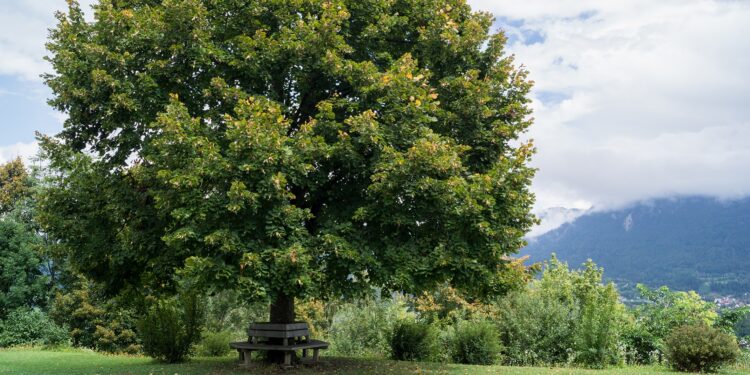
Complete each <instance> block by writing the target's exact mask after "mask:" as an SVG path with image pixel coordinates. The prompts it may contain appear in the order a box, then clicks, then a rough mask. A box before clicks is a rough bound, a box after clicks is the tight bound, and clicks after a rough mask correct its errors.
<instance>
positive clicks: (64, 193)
mask: <svg viewBox="0 0 750 375" xmlns="http://www.w3.org/2000/svg"><path fill="white" fill-rule="evenodd" d="M70 4H71V5H70V7H69V9H68V11H67V13H61V14H60V15H59V16H58V20H59V22H58V25H57V27H55V28H54V29H53V30H52V31H51V33H50V41H49V44H48V47H49V50H50V62H51V64H52V66H53V69H54V72H53V73H51V74H48V75H46V76H45V81H46V83H47V85H48V86H49V87H50V88H51V90H52V92H53V97H52V99H51V101H50V102H51V104H52V106H53V107H55V108H56V109H59V110H61V111H63V112H65V113H66V114H67V115H68V119H67V120H66V122H65V125H64V129H63V131H62V133H61V134H60V136H59V138H42V139H41V143H42V147H43V149H44V150H45V152H46V156H47V157H48V158H49V159H50V162H51V166H52V168H53V170H54V171H55V172H56V173H52V174H50V176H49V181H48V183H49V185H50V188H49V189H48V190H47V191H46V193H45V194H44V196H43V199H42V202H41V204H40V207H41V210H42V213H41V214H40V219H41V221H42V223H43V224H44V226H45V230H46V231H47V232H48V233H50V235H51V236H52V237H53V238H54V239H56V240H59V242H60V244H61V246H63V247H64V248H65V249H66V253H67V254H68V255H69V260H70V262H71V263H72V264H73V265H74V267H75V268H76V269H78V270H80V271H82V272H83V273H85V274H86V275H87V276H89V277H92V278H94V279H95V280H96V281H99V282H105V283H107V286H108V287H109V289H111V290H113V291H117V290H121V289H123V288H126V287H127V286H128V285H131V286H134V287H135V288H139V287H141V285H142V284H146V285H145V286H147V287H149V288H151V289H152V290H167V291H168V290H173V289H174V287H175V281H174V280H173V277H172V276H173V275H174V272H175V270H178V271H179V274H180V277H181V278H182V279H188V278H190V279H192V280H194V281H195V282H197V283H200V284H202V285H212V286H217V287H218V288H219V289H225V288H238V289H240V290H242V291H243V293H244V295H245V298H247V299H252V300H267V299H268V298H270V297H272V296H276V295H279V294H283V295H287V296H290V297H297V298H306V297H330V296H341V295H344V296H356V295H359V294H362V293H364V292H366V291H369V290H370V288H371V287H373V286H381V287H384V288H386V289H388V290H398V291H407V292H412V293H421V292H422V291H424V290H430V289H432V288H434V287H435V286H437V285H441V284H443V283H445V282H449V283H451V285H452V286H453V287H455V288H457V289H459V290H461V291H462V293H465V294H467V295H471V296H472V297H487V296H491V295H496V294H498V293H501V292H504V291H506V290H507V289H508V288H509V285H515V284H517V282H516V281H517V280H515V279H514V278H509V277H508V272H507V271H508V269H507V267H506V266H507V264H508V263H509V262H510V260H508V259H507V255H509V254H512V253H514V252H516V251H518V250H519V249H520V248H521V247H522V246H523V245H524V240H523V236H524V234H525V233H526V232H527V231H528V230H529V229H530V228H531V226H532V225H533V224H534V223H535V221H536V220H535V218H534V216H533V215H531V214H530V209H531V206H532V204H533V195H532V194H531V193H530V191H529V186H530V183H531V178H532V176H533V174H534V170H533V169H532V168H530V167H529V166H528V161H529V158H530V157H531V155H532V154H533V152H534V149H533V146H532V145H531V144H529V143H526V142H518V141H517V140H518V139H519V138H520V136H521V135H522V134H523V133H524V132H525V131H526V130H527V129H528V127H529V126H530V125H531V120H530V118H529V114H530V112H531V110H530V107H529V99H528V92H529V90H530V88H531V83H530V82H529V81H528V80H527V72H526V71H525V70H524V69H522V68H519V67H517V66H516V65H515V63H514V62H513V58H512V57H511V56H507V55H505V54H504V51H503V46H504V43H505V40H506V39H505V37H504V36H503V35H502V33H499V34H494V35H493V34H491V32H490V31H491V29H492V17H491V15H489V14H488V13H482V12H473V11H472V10H471V8H470V7H469V6H468V5H467V4H466V2H465V0H418V1H390V0H364V1H363V0H333V1H319V0H301V1H296V2H294V3H293V4H290V3H288V2H284V1H277V0H261V1H253V2H248V3H247V4H245V5H246V6H241V7H239V8H238V5H237V4H236V2H235V1H230V0H190V1H162V2H154V1H150V2H145V1H128V2H119V1H118V2H112V1H100V2H99V3H98V5H97V6H96V17H95V19H94V21H92V22H87V21H86V19H85V18H84V17H83V15H82V11H81V10H80V8H79V6H78V5H77V4H76V3H75V2H70ZM147 4H148V5H147ZM82 150H91V151H93V156H92V157H89V156H87V155H84V154H82V153H81V152H80V151H82ZM128 160H130V161H132V163H128ZM513 275H515V274H513Z"/></svg>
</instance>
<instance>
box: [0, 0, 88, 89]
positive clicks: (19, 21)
mask: <svg viewBox="0 0 750 375" xmlns="http://www.w3.org/2000/svg"><path fill="white" fill-rule="evenodd" d="M92 2H93V1H92V0H85V1H81V2H80V3H81V6H82V7H83V9H85V10H86V9H89V5H90V4H91V3H92ZM66 7H67V5H66V2H65V1H63V0H12V1H10V0H6V1H0V54H2V58H0V75H9V76H16V77H21V78H23V79H25V80H32V81H33V80H40V78H39V75H40V74H42V73H44V72H46V71H49V70H50V69H49V65H48V64H47V63H46V62H45V61H44V60H43V57H44V56H45V55H46V50H45V47H44V43H45V41H46V39H47V30H48V29H49V28H50V27H52V26H54V24H55V18H54V13H55V11H57V10H65V9H66ZM89 13H90V12H89Z"/></svg>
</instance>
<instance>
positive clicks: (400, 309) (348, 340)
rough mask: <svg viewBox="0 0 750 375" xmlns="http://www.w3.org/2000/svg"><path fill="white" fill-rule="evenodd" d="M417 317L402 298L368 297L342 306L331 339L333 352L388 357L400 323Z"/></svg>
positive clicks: (352, 355) (331, 332) (332, 325)
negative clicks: (378, 298)
mask: <svg viewBox="0 0 750 375" xmlns="http://www.w3.org/2000/svg"><path fill="white" fill-rule="evenodd" d="M407 318H410V319H414V315H413V314H411V313H409V312H408V311H407V310H406V306H405V304H404V303H403V301H402V300H400V299H382V300H379V301H373V300H366V301H362V302H359V303H357V304H346V305H343V306H341V307H340V308H339V309H338V311H336V313H335V314H334V315H333V322H332V324H331V328H330V330H329V334H328V339H329V340H330V341H331V350H330V351H331V354H335V355H342V356H349V357H387V356H388V355H389V352H390V348H389V338H390V335H391V333H392V332H393V327H394V325H395V324H396V323H398V322H399V321H401V320H404V319H407Z"/></svg>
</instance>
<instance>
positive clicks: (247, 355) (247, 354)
mask: <svg viewBox="0 0 750 375" xmlns="http://www.w3.org/2000/svg"><path fill="white" fill-rule="evenodd" d="M252 354H253V351H252V350H247V351H245V366H250V359H251V357H252Z"/></svg>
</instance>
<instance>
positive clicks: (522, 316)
mask: <svg viewBox="0 0 750 375" xmlns="http://www.w3.org/2000/svg"><path fill="white" fill-rule="evenodd" d="M498 306H499V307H500V308H499V311H500V313H499V315H498V317H497V319H496V324H497V326H498V328H499V333H500V343H501V344H502V346H503V353H502V354H503V362H504V363H505V364H508V365H513V366H539V365H553V364H565V363H567V361H568V357H569V356H570V351H571V350H572V347H573V339H574V337H575V335H574V328H575V315H574V314H573V313H572V309H571V306H569V305H568V304H565V303H564V302H563V301H560V300H559V299H558V298H549V297H547V296H545V295H543V294H542V293H540V292H539V290H537V289H530V290H527V291H524V292H523V293H513V294H511V295H509V296H507V297H506V298H504V299H503V300H502V301H500V303H499V304H498Z"/></svg>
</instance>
